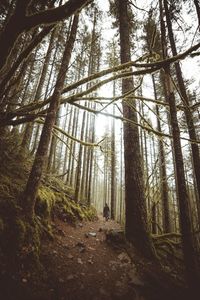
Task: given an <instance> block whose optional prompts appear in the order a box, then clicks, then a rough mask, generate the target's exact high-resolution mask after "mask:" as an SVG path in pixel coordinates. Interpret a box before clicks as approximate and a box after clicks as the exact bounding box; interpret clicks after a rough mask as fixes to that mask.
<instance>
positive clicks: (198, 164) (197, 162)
mask: <svg viewBox="0 0 200 300" xmlns="http://www.w3.org/2000/svg"><path fill="white" fill-rule="evenodd" d="M164 8H165V15H166V21H167V28H168V33H169V40H170V45H171V49H172V53H173V55H174V56H175V55H177V50H176V44H175V40H174V33H173V29H172V23H171V19H170V13H169V8H168V1H167V0H164ZM175 70H176V76H177V81H178V86H179V91H180V94H181V99H182V101H183V104H184V105H185V117H186V122H187V127H188V134H189V137H190V139H191V140H197V136H196V131H195V126H194V121H193V116H192V113H191V111H190V108H189V105H190V103H189V99H188V95H187V91H186V87H185V83H184V80H183V75H182V71H181V67H180V64H179V62H176V64H175ZM191 149H192V159H193V166H194V173H195V179H196V184H197V190H198V199H197V201H200V156H199V146H198V144H196V143H191ZM199 216H200V212H199ZM199 221H200V220H199Z"/></svg>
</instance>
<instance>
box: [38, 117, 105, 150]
mask: <svg viewBox="0 0 200 300" xmlns="http://www.w3.org/2000/svg"><path fill="white" fill-rule="evenodd" d="M35 122H37V123H38V124H44V121H42V120H35ZM53 129H54V130H56V131H58V132H60V133H62V134H63V135H64V136H66V137H67V138H70V139H71V140H73V141H74V142H78V143H80V144H81V145H83V146H86V147H99V146H100V144H101V143H102V142H103V141H104V139H102V140H101V141H99V142H98V143H88V142H84V141H81V140H79V139H77V138H75V137H74V136H72V135H70V134H68V133H67V132H66V131H64V130H63V129H61V128H60V127H58V126H56V125H54V126H53Z"/></svg>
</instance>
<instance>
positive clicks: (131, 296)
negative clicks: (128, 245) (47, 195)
mask: <svg viewBox="0 0 200 300" xmlns="http://www.w3.org/2000/svg"><path fill="white" fill-rule="evenodd" d="M52 225H53V227H54V233H55V234H54V238H53V240H52V241H50V240H49V239H47V238H45V239H44V240H43V242H42V249H41V262H42V265H43V267H42V269H41V278H40V276H37V275H36V276H35V277H34V276H33V274H31V273H30V272H29V271H28V270H23V271H22V272H21V274H20V275H19V274H18V275H19V276H17V277H18V278H17V280H15V283H13V282H12V283H11V284H10V283H9V285H10V286H7V288H6V290H7V292H6V295H5V296H4V297H3V298H1V296H0V299H2V300H14V299H15V300H22V299H24V300H82V299H83V300H111V299H112V300H122V299H124V300H144V299H145V300H146V298H144V297H143V296H142V294H141V293H140V290H141V288H142V287H143V283H142V281H141V280H140V278H139V275H138V274H137V272H136V269H135V265H134V264H133V262H131V260H130V258H129V256H128V255H127V253H126V251H125V250H124V249H123V248H121V247H116V246H114V245H113V244H112V243H109V242H107V241H106V234H105V232H106V231H107V230H110V229H116V230H118V229H120V226H119V224H117V223H116V222H114V221H111V220H109V221H107V222H106V221H104V220H103V218H102V217H101V216H100V217H99V219H98V220H97V221H93V222H81V223H77V224H76V226H72V225H69V224H67V223H65V222H63V221H61V220H59V219H57V218H56V219H55V220H54V223H53V224H52ZM42 274H43V275H42ZM44 274H45V276H44ZM13 277H14V276H13ZM4 282H5V284H8V281H6V279H5V281H4ZM2 284H3V283H2ZM5 284H3V288H5ZM1 292H2V289H1ZM1 295H3V294H2V293H1Z"/></svg>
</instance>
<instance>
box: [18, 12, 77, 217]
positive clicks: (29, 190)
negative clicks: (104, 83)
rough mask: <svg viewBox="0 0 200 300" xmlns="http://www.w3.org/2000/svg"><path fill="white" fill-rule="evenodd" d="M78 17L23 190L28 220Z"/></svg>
mask: <svg viewBox="0 0 200 300" xmlns="http://www.w3.org/2000/svg"><path fill="white" fill-rule="evenodd" d="M78 19H79V17H78V15H75V16H74V20H73V25H72V28H71V33H70V37H69V39H68V40H67V43H66V47H65V50H64V53H63V58H62V63H61V66H60V70H59V73H58V77H57V81H56V84H55V89H54V92H53V95H52V97H51V103H50V106H49V109H48V112H47V116H46V119H45V123H44V126H43V130H42V134H41V138H40V142H39V145H38V149H37V152H36V155H35V160H34V163H33V166H32V169H31V172H30V175H29V178H28V182H27V185H26V188H25V191H24V196H23V207H24V213H25V215H26V217H27V218H28V219H30V220H32V219H33V218H34V207H35V202H36V197H37V192H38V188H39V185H40V182H41V177H42V172H43V168H44V165H45V162H46V156H47V153H48V147H49V143H50V138H51V132H52V128H53V126H54V124H55V121H56V114H57V111H58V108H59V104H60V96H61V91H62V89H63V86H64V82H65V75H66V72H67V69H68V66H69V62H70V58H71V53H72V50H73V47H74V42H75V39H76V32H77V28H78Z"/></svg>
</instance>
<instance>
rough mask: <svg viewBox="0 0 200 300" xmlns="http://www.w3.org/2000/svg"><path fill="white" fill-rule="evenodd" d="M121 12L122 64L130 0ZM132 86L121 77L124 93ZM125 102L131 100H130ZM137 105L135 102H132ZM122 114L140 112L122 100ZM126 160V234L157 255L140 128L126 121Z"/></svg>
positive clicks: (127, 52)
mask: <svg viewBox="0 0 200 300" xmlns="http://www.w3.org/2000/svg"><path fill="white" fill-rule="evenodd" d="M116 4H117V7H118V15H119V30H120V57H121V63H126V62H128V61H130V60H131V55H130V30H129V26H130V24H129V18H128V0H118V1H116ZM132 88H133V79H132V78H126V79H123V80H122V93H123V94H124V93H126V92H128V91H130V90H131V89H132ZM126 101H132V100H131V99H127V100H126ZM131 104H133V105H134V106H135V103H132V102H131ZM123 116H124V117H125V118H128V119H130V120H134V121H135V122H137V115H136V112H135V111H134V110H132V109H131V108H130V106H129V105H128V104H127V103H126V102H123ZM124 161H125V202H126V223H125V233H126V237H127V239H128V240H129V241H131V242H132V243H133V244H134V245H135V247H137V248H138V249H139V251H141V253H142V254H143V255H144V256H146V257H147V258H151V259H152V257H154V251H153V247H152V243H151V240H150V237H149V234H148V229H147V217H146V208H145V196H144V183H143V172H142V168H141V161H142V158H141V154H140V146H139V134H138V128H137V127H136V126H132V125H130V124H128V123H124Z"/></svg>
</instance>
